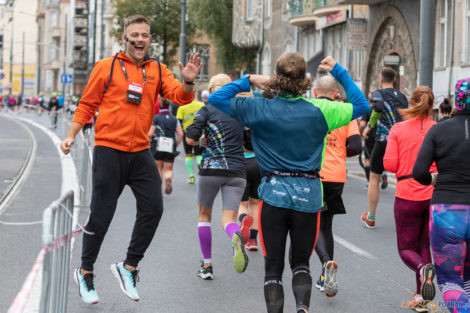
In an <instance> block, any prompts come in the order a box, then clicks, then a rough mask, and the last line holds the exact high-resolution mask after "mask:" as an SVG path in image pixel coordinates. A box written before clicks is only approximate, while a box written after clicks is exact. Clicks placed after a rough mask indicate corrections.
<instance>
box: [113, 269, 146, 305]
mask: <svg viewBox="0 0 470 313" xmlns="http://www.w3.org/2000/svg"><path fill="white" fill-rule="evenodd" d="M111 272H113V274H114V277H116V279H117V280H118V282H119V286H120V287H121V290H122V292H124V294H125V295H126V296H127V297H129V299H131V300H134V301H139V300H140V297H139V294H138V293H137V289H136V288H135V283H136V282H138V281H139V275H138V274H139V271H138V270H135V271H129V270H128V269H126V268H125V267H124V262H120V263H113V264H111Z"/></svg>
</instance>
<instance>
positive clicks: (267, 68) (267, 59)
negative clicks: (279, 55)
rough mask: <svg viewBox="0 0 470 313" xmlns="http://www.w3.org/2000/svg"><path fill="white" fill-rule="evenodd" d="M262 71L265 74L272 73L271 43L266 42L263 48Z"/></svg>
mask: <svg viewBox="0 0 470 313" xmlns="http://www.w3.org/2000/svg"><path fill="white" fill-rule="evenodd" d="M261 73H262V74H263V75H271V74H272V73H271V49H270V47H269V44H265V46H264V49H263V57H262V60H261Z"/></svg>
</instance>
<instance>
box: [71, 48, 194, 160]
mask: <svg viewBox="0 0 470 313" xmlns="http://www.w3.org/2000/svg"><path fill="white" fill-rule="evenodd" d="M113 59H114V56H113V57H110V58H107V59H103V60H100V61H98V62H96V64H95V67H94V68H93V71H92V73H91V75H90V79H89V80H88V84H87V86H86V88H85V91H84V92H83V96H82V98H81V99H80V105H79V106H78V107H77V110H76V111H75V115H74V117H73V121H74V122H77V123H80V124H82V125H85V124H86V122H87V121H88V120H89V119H90V118H91V117H92V116H94V115H95V111H96V109H97V108H98V107H99V110H100V115H99V117H98V119H97V120H96V125H95V146H105V147H109V148H113V149H117V150H121V151H127V152H137V151H141V150H145V149H148V147H149V139H148V136H147V134H148V131H149V129H150V126H151V125H152V120H153V116H154V111H155V101H156V99H157V97H158V94H159V93H160V74H159V69H158V62H156V61H154V60H152V59H150V58H148V57H146V58H145V59H144V62H142V64H141V65H140V66H139V67H137V66H136V64H135V63H134V62H133V61H132V60H131V59H130V58H129V57H128V56H127V55H126V54H125V53H123V52H119V53H118V55H117V60H116V61H115V62H114V66H113V69H112V72H113V74H112V79H111V82H110V84H109V87H108V89H107V90H106V92H105V93H103V91H104V90H105V88H106V85H107V83H108V81H109V78H110V74H111V65H112V63H113ZM119 59H121V60H122V61H123V64H124V66H125V68H126V71H127V75H128V77H129V81H130V82H133V83H139V84H143V94H142V101H141V103H140V104H134V103H131V102H127V100H126V92H127V89H128V86H129V81H128V80H127V79H126V77H125V75H124V72H123V70H122V68H121V64H120V62H119ZM144 65H145V73H146V81H145V83H144V76H143V71H142V66H144ZM161 70H162V74H161V78H162V95H163V97H165V98H168V99H170V100H171V101H173V102H175V103H177V104H179V105H183V104H188V103H190V102H191V101H192V100H193V97H194V93H193V92H190V93H187V92H185V91H184V90H183V87H182V85H181V83H180V82H179V81H178V80H177V79H176V78H174V77H173V74H171V72H170V70H169V69H168V68H167V67H166V65H164V64H161Z"/></svg>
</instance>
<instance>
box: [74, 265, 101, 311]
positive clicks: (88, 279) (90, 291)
mask: <svg viewBox="0 0 470 313" xmlns="http://www.w3.org/2000/svg"><path fill="white" fill-rule="evenodd" d="M73 278H74V279H75V282H76V283H77V285H78V294H79V295H80V298H82V300H83V301H85V302H86V303H88V304H97V303H98V302H99V301H100V299H99V298H98V293H97V292H96V289H95V284H94V283H93V279H94V278H95V275H94V274H93V273H91V274H84V275H82V273H81V272H80V267H77V268H76V269H75V271H74V273H73Z"/></svg>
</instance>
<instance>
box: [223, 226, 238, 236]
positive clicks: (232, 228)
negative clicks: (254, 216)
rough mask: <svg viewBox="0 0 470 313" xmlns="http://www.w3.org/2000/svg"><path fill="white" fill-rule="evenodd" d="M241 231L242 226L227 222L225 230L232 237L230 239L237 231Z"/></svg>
mask: <svg viewBox="0 0 470 313" xmlns="http://www.w3.org/2000/svg"><path fill="white" fill-rule="evenodd" d="M239 231H240V226H238V224H237V223H227V224H225V232H226V233H227V235H228V236H229V237H230V239H232V238H233V235H235V233H236V232H239Z"/></svg>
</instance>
